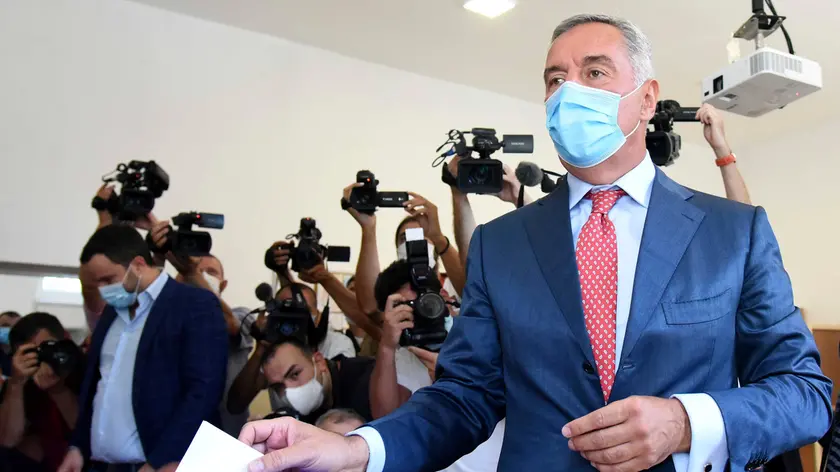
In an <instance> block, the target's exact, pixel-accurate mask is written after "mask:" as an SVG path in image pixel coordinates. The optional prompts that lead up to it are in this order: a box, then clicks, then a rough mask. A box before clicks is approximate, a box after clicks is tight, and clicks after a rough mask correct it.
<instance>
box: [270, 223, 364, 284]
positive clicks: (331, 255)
mask: <svg viewBox="0 0 840 472" xmlns="http://www.w3.org/2000/svg"><path fill="white" fill-rule="evenodd" d="M286 239H290V240H292V239H296V240H297V241H298V242H297V246H295V243H294V242H291V243H289V244H283V245H280V246H279V247H280V248H281V249H288V250H289V259H290V260H291V261H292V270H293V271H295V272H300V271H302V270H309V269H311V268H313V267H315V266H316V265H318V264H319V263H321V261H326V260H329V261H336V262H350V248H349V247H348V246H324V245H322V244H321V230H319V229H318V227H317V226H316V224H315V220H313V219H312V218H301V220H300V229H299V230H298V232H297V233H295V234H290V235H287V236H286ZM277 247H278V246H271V247H269V248H268V250H267V251H266V252H265V266H266V267H268V268H269V269H270V270H272V271H274V272H280V271H282V270H283V267H280V266H278V265H277V264H276V263H275V262H274V254H273V253H274V250H275V249H277Z"/></svg>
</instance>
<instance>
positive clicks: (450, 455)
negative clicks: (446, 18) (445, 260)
mask: <svg viewBox="0 0 840 472" xmlns="http://www.w3.org/2000/svg"><path fill="white" fill-rule="evenodd" d="M544 80H545V84H546V117H547V119H546V124H547V128H548V131H549V134H550V135H551V138H552V141H553V142H554V144H555V148H556V150H557V153H558V155H559V156H560V158H561V161H562V162H563V165H564V167H565V168H566V169H567V170H568V172H569V173H568V178H567V179H564V180H563V181H562V182H561V183H560V185H559V186H558V188H557V190H556V191H555V192H553V193H552V194H551V195H549V196H547V197H546V198H544V199H542V200H540V201H538V202H536V203H535V204H531V205H528V206H526V207H524V208H522V209H520V210H518V211H515V212H513V213H510V214H508V215H505V216H503V217H501V218H499V219H497V220H495V221H493V222H491V223H489V224H487V225H485V226H483V227H479V228H478V229H477V230H476V232H475V234H474V236H473V239H472V243H471V245H470V251H469V253H470V254H469V262H468V280H467V284H466V287H465V290H464V303H463V306H462V308H461V315H460V316H459V317H458V319H457V320H456V322H455V325H454V327H453V329H452V331H451V332H450V334H449V337H448V338H447V341H446V343H445V345H444V347H443V350H442V351H441V353H440V357H439V359H438V364H437V375H438V380H437V382H436V383H435V384H434V385H432V386H431V387H428V388H426V389H422V390H420V391H418V392H417V393H415V394H414V395H413V396H412V398H411V400H410V401H409V402H408V403H406V404H405V405H404V406H403V407H401V408H400V409H398V410H397V411H396V412H395V413H393V414H392V415H390V416H387V417H385V418H382V419H380V420H378V421H375V422H373V423H371V424H370V425H368V426H366V427H363V428H361V429H359V430H357V431H356V432H354V435H353V436H350V437H348V438H340V437H338V438H336V437H327V436H324V435H322V434H321V433H319V432H317V431H314V430H312V429H311V428H308V427H306V426H304V425H300V424H298V423H295V422H293V421H289V420H284V421H281V422H277V423H274V424H265V423H256V424H253V425H251V426H247V425H246V427H245V429H244V430H243V433H242V435H241V436H240V440H243V441H244V442H246V443H248V444H254V445H255V446H256V447H257V448H258V449H261V450H265V451H267V452H269V454H267V455H266V456H264V457H263V459H262V460H261V461H259V462H257V463H255V464H253V465H252V470H270V471H274V470H286V469H295V470H298V469H300V470H358V471H363V470H367V471H372V472H379V471H382V470H387V471H392V470H393V471H397V470H399V471H433V470H439V469H442V468H444V467H446V466H447V465H448V464H450V463H452V462H453V461H455V460H456V459H458V458H459V457H461V456H462V455H464V454H466V453H468V452H469V451H471V450H472V449H473V448H474V447H476V446H477V445H478V444H479V443H481V442H482V441H484V440H486V439H487V437H488V436H489V435H490V433H491V431H492V430H493V427H494V426H495V425H496V423H497V422H498V421H499V420H500V419H501V418H502V417H505V416H506V417H507V429H506V433H505V438H504V445H503V447H502V453H501V457H500V460H499V470H503V471H509V470H523V471H540V472H544V471H558V472H559V471H578V470H592V469H593V468H595V469H598V470H600V471H602V472H613V471H622V472H623V471H639V470H645V469H650V470H655V471H663V472H664V471H668V472H671V471H676V472H688V471H691V472H696V471H704V472H710V471H724V470H757V469H760V468H761V466H762V465H763V464H764V463H765V462H766V461H767V460H769V459H770V458H772V457H774V456H777V455H780V454H782V453H784V452H785V451H789V450H792V449H795V448H798V447H800V446H802V445H805V444H808V443H811V442H814V441H816V440H817V439H819V438H820V437H821V436H822V434H823V433H824V432H825V430H826V429H827V428H828V426H829V419H830V417H831V404H830V393H831V382H830V381H829V380H828V379H827V378H826V377H825V376H824V375H823V374H822V372H821V371H820V366H819V355H818V353H817V350H816V347H815V344H814V341H813V338H812V336H811V334H810V332H809V331H808V329H807V327H806V326H805V323H804V322H803V320H802V316H801V314H800V312H799V310H798V309H797V308H796V307H795V306H794V304H793V295H792V290H791V285H790V280H789V279H788V276H787V273H786V272H785V270H784V267H783V266H782V260H781V256H780V254H779V247H778V244H777V243H776V239H775V237H774V235H773V232H772V230H771V229H770V224H769V223H768V221H767V216H766V214H765V212H764V210H763V209H761V208H755V207H751V206H747V205H743V204H739V203H735V202H731V201H727V200H724V199H721V198H717V197H713V196H710V195H707V194H703V193H700V192H696V191H693V190H690V189H687V188H685V187H683V186H681V185H679V184H677V183H675V182H674V181H672V180H671V179H669V178H668V177H667V176H666V175H665V174H664V173H662V172H661V171H660V170H658V169H656V168H655V166H654V165H653V163H652V162H651V160H650V157H649V156H648V155H647V152H646V150H645V129H646V124H647V122H648V121H649V120H650V119H651V117H652V116H653V114H654V111H655V108H656V103H657V100H658V95H659V85H658V83H657V82H656V80H654V79H653V67H652V65H651V46H650V43H649V42H648V40H647V39H646V37H645V36H644V34H643V33H642V32H641V31H640V30H639V29H638V28H636V27H635V26H634V25H633V24H631V23H629V22H627V21H624V20H620V19H616V18H612V17H607V16H602V15H580V16H576V17H572V18H570V19H568V20H566V21H565V22H563V23H562V24H561V25H560V26H558V28H557V29H556V30H555V33H554V36H553V38H552V46H551V49H550V50H549V53H548V59H547V63H546V68H545V72H544ZM739 383H740V385H739ZM287 446H289V447H287Z"/></svg>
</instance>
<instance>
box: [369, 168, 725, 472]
mask: <svg viewBox="0 0 840 472" xmlns="http://www.w3.org/2000/svg"><path fill="white" fill-rule="evenodd" d="M655 177H656V168H655V167H654V165H653V161H651V159H650V156H647V157H645V159H644V160H643V161H642V162H641V163H640V164H639V165H638V166H636V167H635V168H633V170H631V171H630V172H628V173H626V174H624V175H623V176H622V177H621V178H620V179H618V180H617V181H616V182H615V183H613V184H612V185H600V186H594V185H591V184H588V183H586V182H583V181H582V180H580V179H578V178H576V177H575V176H573V175H571V174H568V176H567V181H568V185H569V216H570V219H571V226H572V237H573V238H574V242H575V247H577V239H578V235H580V231H581V229H582V228H583V225H584V223H586V221H587V220H588V219H589V215H590V214H591V213H592V201H591V200H589V199H585V198H584V197H585V196H586V194H587V193H588V192H589V191H590V190H591V191H594V192H598V191H601V190H608V189H611V188H616V187H618V188H621V189H622V190H624V191H625V192H626V193H627V196H625V197H622V198H620V199H619V200H618V202H617V203H616V204H615V206H613V208H612V209H611V210H610V212H609V215H608V216H609V219H610V221H612V222H613V224H614V225H615V231H616V240H617V241H616V242H617V243H618V300H617V302H618V303H617V307H616V336H615V341H616V342H615V358H616V363H615V364H616V368H618V365H619V362H618V360H619V359H621V350H622V347H623V346H624V334H625V332H626V331H627V320H628V319H629V317H630V303H631V301H632V297H633V283H634V280H635V276H636V263H637V261H638V258H639V247H640V245H641V242H642V232H643V230H644V227H645V219H646V218H647V210H648V204H649V203H650V194H651V191H652V189H653V181H654V179H655ZM674 397H675V398H677V399H678V400H680V402H681V403H682V404H683V407H684V408H685V411H686V413H687V414H688V418H689V422H690V423H691V451H690V452H689V453H682V454H674V455H673V456H672V457H673V460H674V468H675V470H676V471H677V472H702V471H703V470H704V468H705V466H706V465H707V464H710V465H711V466H712V470H714V471H722V470H724V467H725V465H726V462H727V461H728V460H729V451H728V449H727V443H726V430H725V429H724V425H723V415H722V414H721V412H720V408H718V406H717V403H715V401H714V399H712V397H711V396H709V395H707V394H705V393H689V394H681V395H675V396H674ZM561 426H562V425H558V428H559V427H561ZM353 434H357V435H359V436H361V437H362V438H364V440H365V441H366V442H367V443H368V448H369V449H370V459H369V461H368V468H367V471H368V472H381V471H382V469H383V468H384V466H385V454H386V451H385V444H384V442H383V441H382V437H381V436H380V435H379V432H377V431H376V430H375V429H373V428H370V427H364V428H361V429H359V430H357V431H355V432H354V433H353Z"/></svg>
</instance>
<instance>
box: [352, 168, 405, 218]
mask: <svg viewBox="0 0 840 472" xmlns="http://www.w3.org/2000/svg"><path fill="white" fill-rule="evenodd" d="M356 183H360V184H362V186H361V187H356V188H354V189H353V190H352V191H351V192H350V201H349V202H348V203H349V205H350V207H351V208H353V209H355V210H356V211H358V212H359V213H366V214H368V215H372V214H374V212H376V209H377V208H402V207H403V204H404V203H405V202H407V201H408V192H380V191H378V190H377V187H378V186H379V181H378V180H376V176H375V175H373V172H371V171H369V170H360V171H359V172H357V173H356ZM345 205H346V204H345V203H344V201H343V200H342V209H344V210H346V209H347V208H345Z"/></svg>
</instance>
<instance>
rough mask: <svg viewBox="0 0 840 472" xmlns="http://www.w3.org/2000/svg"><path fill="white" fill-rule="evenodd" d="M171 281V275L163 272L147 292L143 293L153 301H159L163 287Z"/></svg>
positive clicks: (147, 288)
mask: <svg viewBox="0 0 840 472" xmlns="http://www.w3.org/2000/svg"><path fill="white" fill-rule="evenodd" d="M168 280H169V275H167V274H166V272H163V271H161V273H160V275H158V276H157V278H156V279H155V280H154V282H152V283H151V284H149V286H148V287H146V290H144V291H143V293H144V294H146V295H148V296H149V297H151V299H152V300H153V301H154V300H157V298H158V296H160V292H161V291H162V290H163V286H164V285H166V282H167V281H168Z"/></svg>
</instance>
